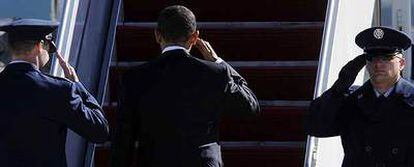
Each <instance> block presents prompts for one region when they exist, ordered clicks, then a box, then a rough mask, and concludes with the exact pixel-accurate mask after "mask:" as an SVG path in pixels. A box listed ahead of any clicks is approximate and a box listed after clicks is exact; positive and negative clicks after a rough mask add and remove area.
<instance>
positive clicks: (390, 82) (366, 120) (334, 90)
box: [307, 27, 414, 167]
mask: <svg viewBox="0 0 414 167" xmlns="http://www.w3.org/2000/svg"><path fill="white" fill-rule="evenodd" d="M355 42H356V44H357V45H358V46H359V47H360V48H362V49H363V50H364V54H362V55H360V56H357V57H356V58H355V59H353V60H351V61H350V62H348V63H347V64H346V65H345V66H344V67H343V68H342V69H341V71H340V73H339V77H338V80H337V81H336V82H335V83H334V85H333V86H332V87H331V88H330V89H329V90H327V91H326V92H325V93H323V94H322V95H321V96H320V97H318V98H316V99H315V100H314V101H313V102H312V103H311V106H310V115H309V117H308V120H307V133H308V134H309V135H311V136H316V137H331V136H341V139H342V146H343V148H344V153H345V156H344V159H343V163H342V166H343V167H355V166H358V167H359V166H364V167H377V166H381V167H385V166H393V167H397V166H407V167H408V166H414V140H413V138H414V132H413V129H414V85H413V84H411V83H410V82H409V81H407V80H405V79H404V78H402V77H401V71H402V70H403V68H404V66H405V59H404V57H403V54H402V52H403V51H404V50H407V49H408V48H409V47H410V46H411V39H410V38H409V37H408V36H407V35H406V34H404V33H402V32H399V31H397V30H394V29H391V28H386V27H373V28H369V29H366V30H364V31H362V32H360V33H359V34H358V35H357V36H356V38H355ZM365 65H366V67H367V70H368V73H369V75H370V79H369V80H368V81H366V82H365V83H364V84H363V85H362V86H361V87H360V88H358V89H356V90H355V91H352V92H351V91H350V90H349V88H350V86H351V85H352V83H353V82H354V80H355V78H356V76H357V74H358V72H359V71H360V70H361V69H362V68H363V67H364V66H365Z"/></svg>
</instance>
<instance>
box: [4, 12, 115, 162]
mask: <svg viewBox="0 0 414 167" xmlns="http://www.w3.org/2000/svg"><path fill="white" fill-rule="evenodd" d="M57 26H58V25H57V24H56V23H54V22H50V21H44V20H35V19H17V20H14V21H12V22H10V23H8V24H6V25H0V31H5V32H6V34H7V35H8V41H9V47H10V50H11V54H12V62H10V63H9V64H8V65H7V66H6V68H5V69H4V70H3V71H2V72H1V73H0V114H1V116H0V164H1V166H8V167H17V166H19V167H21V166H32V167H49V166H50V167H57V166H59V167H64V166H67V165H66V156H65V142H66V132H67V128H69V129H71V130H73V131H74V132H76V133H78V134H79V135H81V136H82V137H84V138H85V139H86V140H88V141H91V142H104V141H106V139H107V138H108V135H109V134H108V133H109V131H108V122H107V120H106V119H105V117H104V115H103V113H102V109H101V107H100V106H99V104H98V102H97V101H96V100H95V98H94V97H92V95H91V94H90V93H89V92H88V91H87V90H86V89H85V88H84V87H83V85H82V84H81V83H80V82H79V79H78V77H77V75H76V72H75V70H74V69H73V67H72V66H70V65H69V64H68V63H67V62H65V61H64V60H63V59H62V57H61V56H60V54H59V53H58V54H57V56H58V59H59V64H60V65H61V66H62V69H63V71H64V73H65V77H66V78H68V79H69V80H67V79H63V78H59V77H54V76H50V75H47V74H44V73H42V72H41V71H39V68H41V67H43V66H44V65H45V64H46V63H47V62H48V61H49V54H50V53H54V52H56V47H55V46H54V43H53V41H51V40H50V38H47V36H48V35H49V34H50V33H52V32H53V31H55V29H56V28H57Z"/></svg>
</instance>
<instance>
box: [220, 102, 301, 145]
mask: <svg viewBox="0 0 414 167" xmlns="http://www.w3.org/2000/svg"><path fill="white" fill-rule="evenodd" d="M306 111H307V107H286V106H262V113H261V114H260V115H259V116H257V117H246V118H238V117H224V118H223V119H222V122H221V125H220V140H222V141H246V140H257V141H266V140H274V141H304V140H306V135H305V132H304V125H303V120H304V116H305V113H306Z"/></svg>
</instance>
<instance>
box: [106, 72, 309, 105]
mask: <svg viewBox="0 0 414 167" xmlns="http://www.w3.org/2000/svg"><path fill="white" fill-rule="evenodd" d="M130 68H133V67H131V66H128V67H127V66H113V67H111V69H110V80H109V89H110V93H109V94H110V101H116V100H117V95H118V94H117V91H118V83H119V77H120V76H121V75H122V74H123V73H124V72H125V71H127V70H128V69H130ZM236 69H237V71H238V72H239V73H240V74H241V75H242V76H243V77H244V78H245V79H246V80H247V82H248V84H249V87H250V88H251V89H252V90H253V91H254V92H255V94H256V95H257V97H258V98H259V99H260V100H274V99H280V100H310V99H312V95H313V89H314V82H315V78H316V70H317V68H316V67H315V66H299V67H295V66H278V67H261V66H259V67H240V68H236Z"/></svg>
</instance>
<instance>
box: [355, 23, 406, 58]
mask: <svg viewBox="0 0 414 167" xmlns="http://www.w3.org/2000/svg"><path fill="white" fill-rule="evenodd" d="M355 43H356V44H357V45H358V46H359V47H360V48H362V49H363V50H364V52H365V53H368V54H369V53H383V54H392V53H396V52H402V51H404V50H407V49H408V48H409V47H410V46H411V39H410V37H409V36H408V35H407V34H405V33H404V32H402V31H397V30H395V29H392V28H388V27H372V28H368V29H366V30H364V31H362V32H360V33H359V34H358V35H357V36H356V37H355Z"/></svg>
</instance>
